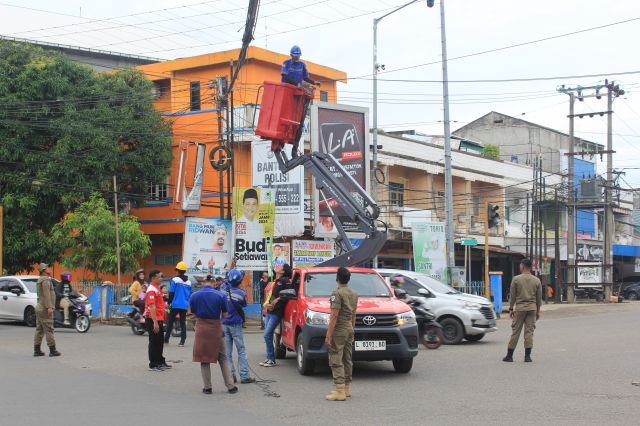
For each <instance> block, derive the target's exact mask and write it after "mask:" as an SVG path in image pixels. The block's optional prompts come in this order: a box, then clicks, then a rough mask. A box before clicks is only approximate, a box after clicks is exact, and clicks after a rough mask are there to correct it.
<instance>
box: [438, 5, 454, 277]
mask: <svg viewBox="0 0 640 426" xmlns="http://www.w3.org/2000/svg"><path fill="white" fill-rule="evenodd" d="M440 39H441V40H440V41H441V43H442V103H443V105H444V197H445V218H446V219H445V220H446V222H445V235H446V238H447V256H446V257H447V281H448V282H449V283H451V273H452V270H453V267H454V266H455V252H454V250H455V246H454V239H453V238H454V229H453V178H452V176H451V122H450V119H449V72H448V70H447V35H446V30H445V19H444V0H440Z"/></svg>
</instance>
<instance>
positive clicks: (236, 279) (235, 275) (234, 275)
mask: <svg viewBox="0 0 640 426" xmlns="http://www.w3.org/2000/svg"><path fill="white" fill-rule="evenodd" d="M243 278H244V274H243V273H242V271H240V270H238V269H232V270H230V271H229V274H228V275H227V282H228V283H229V284H230V285H231V287H238V286H239V285H240V283H241V282H242V279H243Z"/></svg>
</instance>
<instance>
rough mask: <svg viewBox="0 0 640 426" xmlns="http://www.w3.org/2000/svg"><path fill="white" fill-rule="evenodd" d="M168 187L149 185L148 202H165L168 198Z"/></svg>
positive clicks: (162, 184)
mask: <svg viewBox="0 0 640 426" xmlns="http://www.w3.org/2000/svg"><path fill="white" fill-rule="evenodd" d="M168 193H169V185H167V184H166V183H160V184H154V183H151V184H149V201H151V202H154V201H165V200H166V199H167V197H168Z"/></svg>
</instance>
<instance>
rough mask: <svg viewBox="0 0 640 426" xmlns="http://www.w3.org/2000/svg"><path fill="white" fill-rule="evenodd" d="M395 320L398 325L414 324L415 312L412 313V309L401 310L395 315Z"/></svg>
mask: <svg viewBox="0 0 640 426" xmlns="http://www.w3.org/2000/svg"><path fill="white" fill-rule="evenodd" d="M396 320H397V322H398V325H405V324H415V323H416V314H414V313H413V311H407V312H403V313H401V314H398V315H396Z"/></svg>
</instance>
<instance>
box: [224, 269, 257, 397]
mask: <svg viewBox="0 0 640 426" xmlns="http://www.w3.org/2000/svg"><path fill="white" fill-rule="evenodd" d="M243 278H244V274H243V273H242V272H241V271H239V270H237V269H232V270H230V271H229V273H228V274H227V278H226V279H225V280H224V283H222V286H220V291H221V292H223V293H224V294H225V302H226V308H227V316H226V318H224V319H223V320H222V330H223V332H224V340H225V346H226V347H227V359H228V360H229V365H230V366H231V374H232V375H233V381H234V382H236V381H237V376H236V367H235V365H234V364H233V345H234V343H235V345H236V350H237V351H238V367H239V368H240V383H243V384H246V383H255V381H256V379H254V378H253V377H251V376H250V375H249V360H248V359H247V351H246V349H245V346H244V332H243V330H242V325H243V323H244V320H245V318H244V311H243V309H242V308H244V307H245V306H247V293H245V291H244V290H241V289H239V288H238V286H239V285H240V284H241V283H242V279H243Z"/></svg>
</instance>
